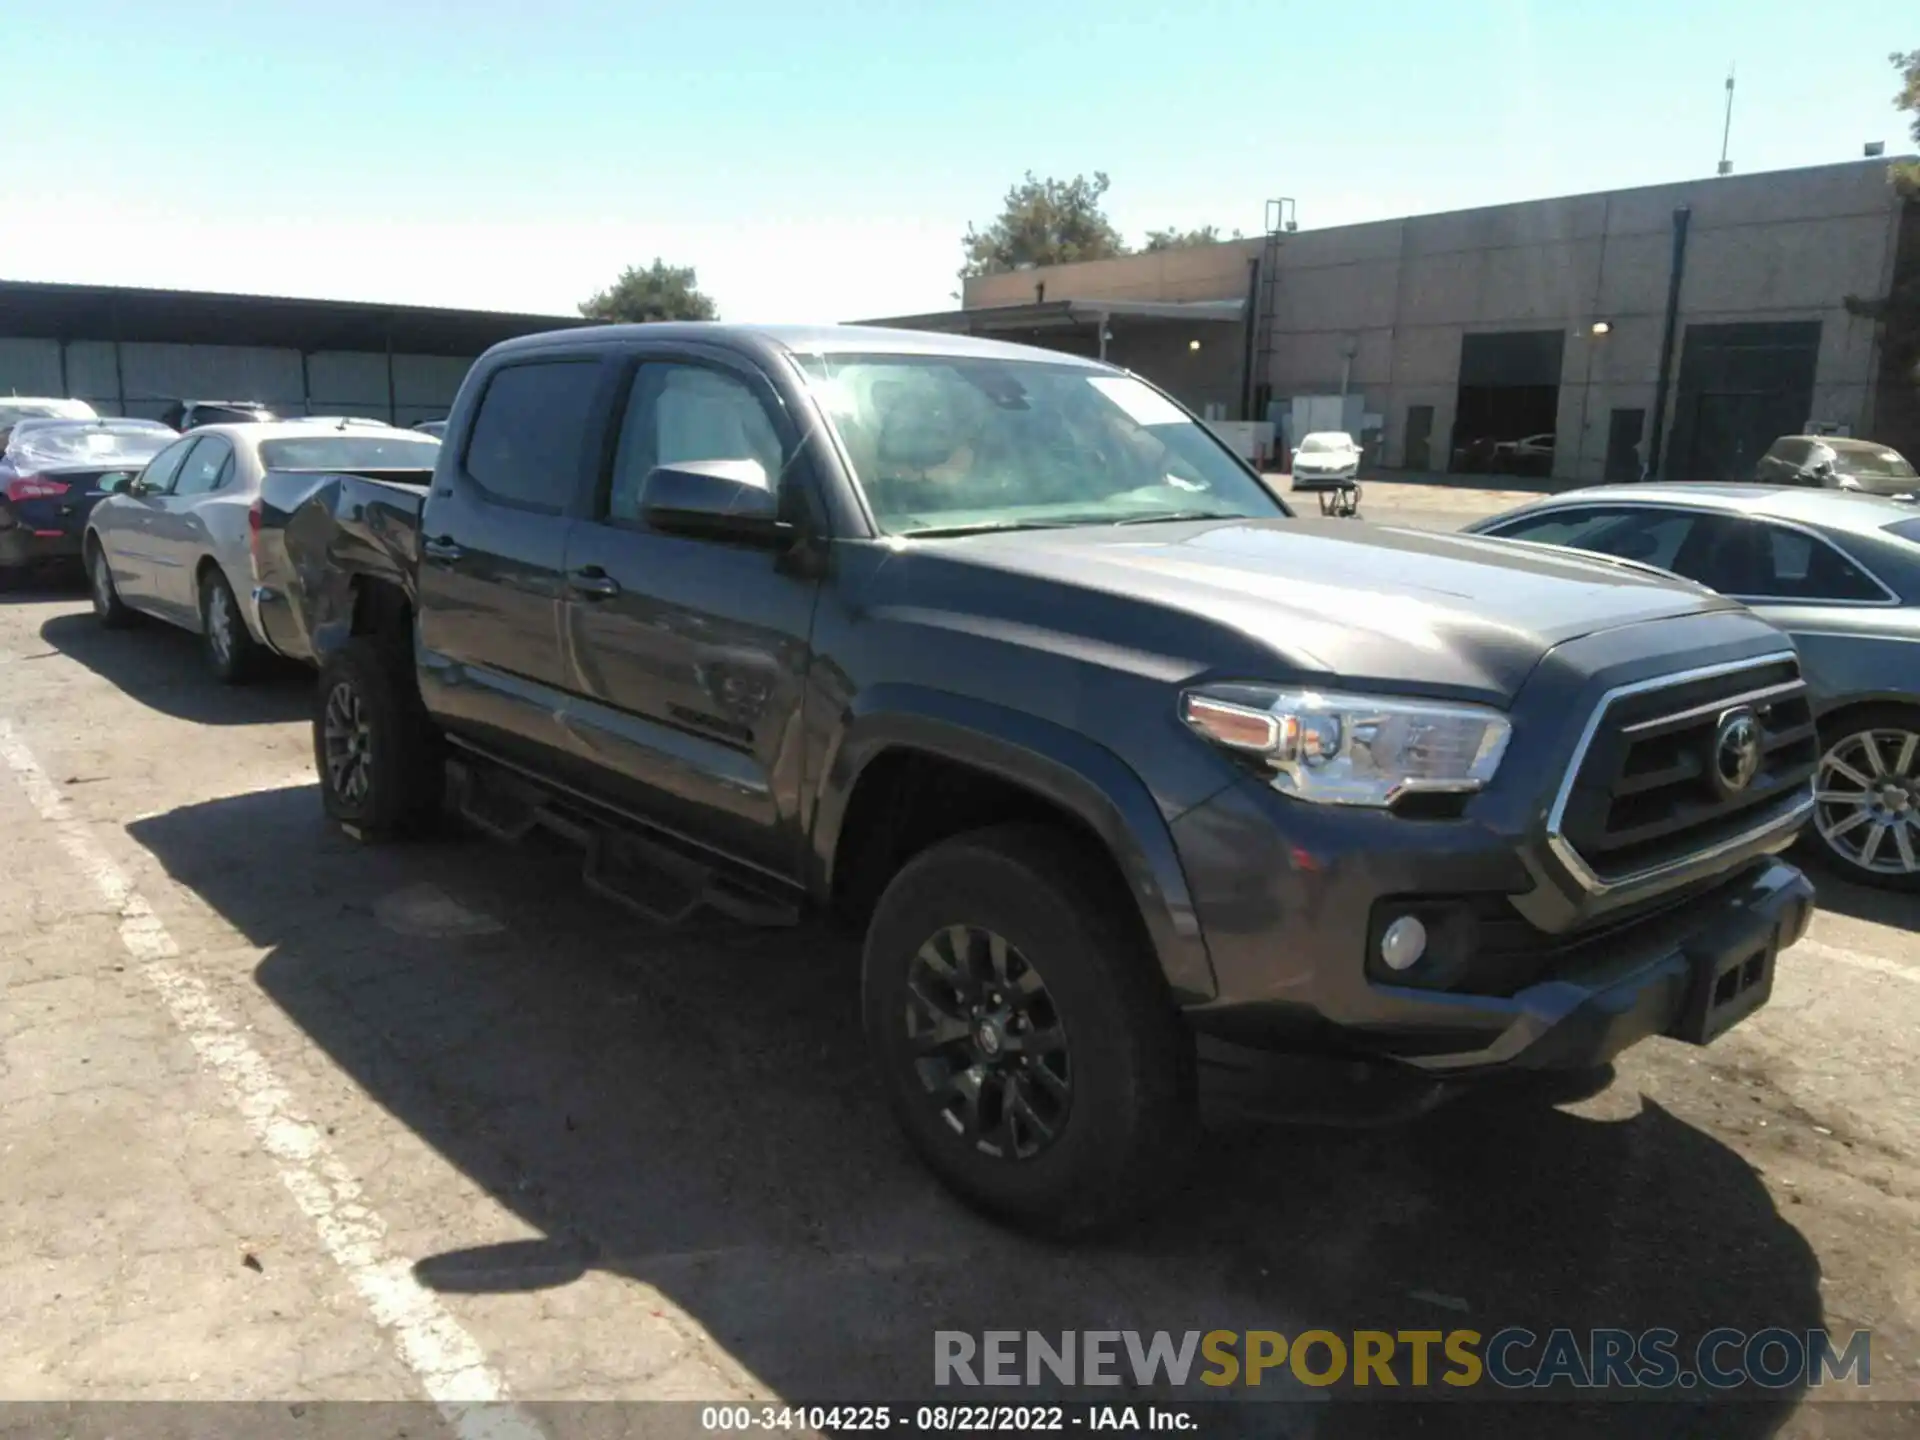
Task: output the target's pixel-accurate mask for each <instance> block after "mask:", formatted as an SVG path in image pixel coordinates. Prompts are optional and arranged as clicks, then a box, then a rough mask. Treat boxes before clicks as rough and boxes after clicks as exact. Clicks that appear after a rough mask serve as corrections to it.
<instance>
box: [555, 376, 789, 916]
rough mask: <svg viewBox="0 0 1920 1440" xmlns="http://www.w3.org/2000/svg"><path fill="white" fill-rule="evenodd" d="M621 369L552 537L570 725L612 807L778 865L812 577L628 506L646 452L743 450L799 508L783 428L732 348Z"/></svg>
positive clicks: (636, 495)
mask: <svg viewBox="0 0 1920 1440" xmlns="http://www.w3.org/2000/svg"><path fill="white" fill-rule="evenodd" d="M619 383H620V386H621V390H620V393H618V395H617V397H616V403H615V405H614V406H613V407H612V408H613V410H614V413H615V414H616V415H617V416H618V424H619V430H618V436H617V440H616V441H615V443H614V444H613V447H612V456H611V463H610V465H609V466H608V468H607V472H606V474H605V475H604V476H603V477H602V479H601V483H600V484H599V485H598V486H597V487H596V489H595V492H594V496H595V498H594V502H593V508H592V511H591V513H590V514H589V515H588V516H586V517H585V518H583V519H582V521H581V523H580V524H578V525H576V526H575V527H574V529H573V532H572V534H571V536H570V537H569V539H568V543H567V575H568V582H569V589H568V594H567V600H566V605H565V616H566V630H567V639H568V642H569V645H570V647H571V650H572V655H573V659H574V664H575V666H576V670H577V674H578V681H577V684H578V686H579V689H580V690H581V692H582V694H583V696H584V697H585V699H586V701H587V702H588V703H586V704H583V705H582V706H581V707H580V709H579V711H578V713H577V714H576V716H575V721H574V723H575V727H576V739H577V741H578V742H579V743H580V744H581V745H583V746H584V747H586V748H587V749H588V750H589V751H590V753H592V755H593V756H594V757H595V758H596V759H597V760H598V762H599V763H600V765H601V766H602V767H603V773H604V774H605V775H606V776H607V777H608V781H609V783H610V784H611V785H612V786H615V787H617V788H618V791H619V798H620V800H621V801H622V803H624V804H625V805H626V806H627V807H628V808H631V809H634V810H637V811H639V812H641V813H643V814H646V815H648V816H649V817H651V818H655V819H658V820H660V821H661V822H662V823H666V824H668V825H670V826H672V827H673V828H674V829H676V830H678V831H680V832H681V833H682V834H686V835H689V836H691V837H692V838H694V839H697V840H700V841H702V842H704V843H706V844H709V845H712V846H714V847H716V848H718V849H721V850H723V851H725V852H726V853H727V854H729V855H731V856H733V857H735V858H738V859H741V860H745V861H747V862H749V863H751V864H754V865H756V866H758V867H759V868H761V869H763V870H765V871H768V872H770V873H772V874H775V875H778V876H780V877H782V878H792V877H794V876H795V875H796V874H797V873H798V866H799V855H800V840H801V832H800V829H799V822H798V804H799V790H800V774H799V763H800V757H801V752H802V746H801V743H800V741H801V735H800V719H801V697H802V690H803V687H804V684H805V681H806V675H807V662H808V654H809V635H810V631H811V626H812V619H813V607H814V600H815V592H816V589H817V584H818V582H817V581H815V580H813V579H810V578H807V577H806V576H804V575H800V574H797V573H795V571H794V569H793V567H792V566H791V565H789V564H788V563H787V562H786V561H784V560H783V559H782V558H781V557H780V556H779V555H777V554H775V553H771V552H769V551H768V550H766V549H762V548H755V547H753V546H750V545H744V544H733V543H728V542H724V541H718V540H710V539H694V538H691V537H688V536H682V535H672V534H666V533H663V532H660V531H656V530H653V529H651V528H649V527H648V525H647V524H646V522H645V521H644V520H643V519H642V518H641V507H642V505H643V503H644V500H645V496H646V486H647V477H648V474H649V472H650V471H652V470H653V468H654V467H655V466H657V465H670V464H673V463H676V462H681V461H694V460H745V461H752V462H754V463H756V464H758V465H759V466H760V467H761V469H762V470H763V471H764V472H765V474H766V475H767V477H768V479H769V481H770V482H771V483H772V484H773V485H774V486H775V487H777V488H778V489H779V491H780V493H781V500H782V504H783V508H786V509H788V511H789V513H798V512H799V511H803V510H804V509H805V508H806V496H805V494H804V493H803V492H804V488H805V486H806V484H807V481H806V479H805V473H806V472H805V469H804V466H805V460H804V458H801V457H800V456H799V454H798V440H799V435H798V431H797V429H796V427H795V426H794V424H793V423H792V420H791V417H790V416H789V415H788V413H787V411H786V408H785V406H784V405H783V403H782V401H781V399H780V397H779V395H778V393H777V392H776V390H775V389H774V387H773V386H772V385H771V384H770V383H769V381H768V380H767V377H766V376H765V375H764V374H762V373H761V372H760V371H759V370H758V369H757V368H755V367H754V366H753V365H751V364H750V363H749V362H747V361H745V360H744V359H739V358H736V357H730V356H726V355H723V354H718V353H702V352H695V351H689V350H686V349H679V350H673V349H665V348H659V349H650V350H647V351H643V352H642V353H641V356H640V359H639V363H638V364H637V365H631V366H630V369H629V371H628V372H626V373H623V374H622V375H621V376H620V380H619Z"/></svg>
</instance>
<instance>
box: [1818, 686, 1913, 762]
mask: <svg viewBox="0 0 1920 1440" xmlns="http://www.w3.org/2000/svg"><path fill="white" fill-rule="evenodd" d="M1886 709H1896V710H1905V711H1907V712H1908V713H1910V714H1911V715H1912V716H1913V718H1914V719H1915V720H1916V721H1920V697H1916V696H1915V695H1914V694H1913V692H1912V691H1898V690H1888V691H1884V692H1873V693H1868V694H1859V693H1855V694H1850V695H1848V696H1847V697H1846V698H1845V699H1844V700H1840V701H1837V702H1835V703H1833V704H1831V705H1829V706H1828V707H1827V708H1825V709H1823V710H1821V711H1819V712H1818V713H1817V714H1816V715H1815V716H1814V724H1815V726H1816V727H1817V728H1818V730H1819V732H1820V744H1821V747H1822V749H1823V750H1824V748H1825V747H1826V745H1827V744H1828V741H1829V737H1830V736H1834V735H1838V734H1839V733H1840V732H1841V731H1842V730H1844V729H1845V728H1846V727H1847V726H1848V725H1849V724H1851V723H1852V722H1853V721H1854V720H1856V719H1858V718H1859V717H1860V716H1861V714H1863V713H1864V712H1866V711H1869V710H1886Z"/></svg>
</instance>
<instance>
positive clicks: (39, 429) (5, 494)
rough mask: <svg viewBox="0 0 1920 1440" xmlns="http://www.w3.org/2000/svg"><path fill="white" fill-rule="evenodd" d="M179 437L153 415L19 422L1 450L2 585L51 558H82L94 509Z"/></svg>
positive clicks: (63, 559)
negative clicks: (147, 417)
mask: <svg viewBox="0 0 1920 1440" xmlns="http://www.w3.org/2000/svg"><path fill="white" fill-rule="evenodd" d="M174 438H175V436H174V433H173V431H171V430H169V429H168V428H167V427H166V426H165V425H162V424H160V423H159V422H158V421H155V420H42V419H26V420H21V421H19V422H18V423H16V424H14V425H13V426H12V427H11V429H10V431H9V432H8V434H7V438H6V445H5V447H4V449H0V583H5V581H6V580H7V579H8V578H10V577H11V576H14V575H17V574H19V573H20V572H21V571H23V570H26V569H28V568H30V567H32V566H36V565H40V564H43V563H45V562H48V561H72V562H76V563H77V562H78V561H79V559H80V543H81V537H82V536H83V535H84V534H85V532H86V527H87V516H88V515H90V514H92V513H93V507H94V506H95V505H96V504H98V503H99V502H100V500H101V499H102V498H104V497H105V496H107V495H110V494H112V493H113V492H114V491H116V490H118V489H120V488H122V487H124V486H125V484H126V483H127V482H128V481H129V480H131V479H132V478H133V477H134V476H135V475H137V474H138V473H139V472H140V470H141V469H142V468H143V467H144V466H145V465H146V463H147V461H149V460H151V459H152V458H153V457H154V456H155V455H157V454H159V453H160V451H161V450H163V449H165V448H166V447H167V446H168V445H169V444H171V443H172V441H173V440H174Z"/></svg>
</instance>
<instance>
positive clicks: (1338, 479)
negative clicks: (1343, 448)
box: [1293, 466, 1360, 492]
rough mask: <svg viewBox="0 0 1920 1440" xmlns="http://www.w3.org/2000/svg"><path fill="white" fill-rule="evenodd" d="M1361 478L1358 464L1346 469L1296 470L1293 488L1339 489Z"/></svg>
mask: <svg viewBox="0 0 1920 1440" xmlns="http://www.w3.org/2000/svg"><path fill="white" fill-rule="evenodd" d="M1359 478H1360V470H1359V467H1358V466H1349V467H1347V468H1346V469H1344V470H1295V471H1294V472H1293V488H1294V489H1295V490H1304V491H1308V492H1312V491H1315V490H1337V489H1339V488H1340V487H1342V486H1345V485H1351V484H1353V482H1354V481H1355V480H1357V479H1359Z"/></svg>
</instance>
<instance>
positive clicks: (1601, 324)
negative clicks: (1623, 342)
mask: <svg viewBox="0 0 1920 1440" xmlns="http://www.w3.org/2000/svg"><path fill="white" fill-rule="evenodd" d="M1593 333H1594V334H1596V335H1611V334H1612V333H1613V322H1612V321H1611V320H1596V321H1594V322H1593Z"/></svg>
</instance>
